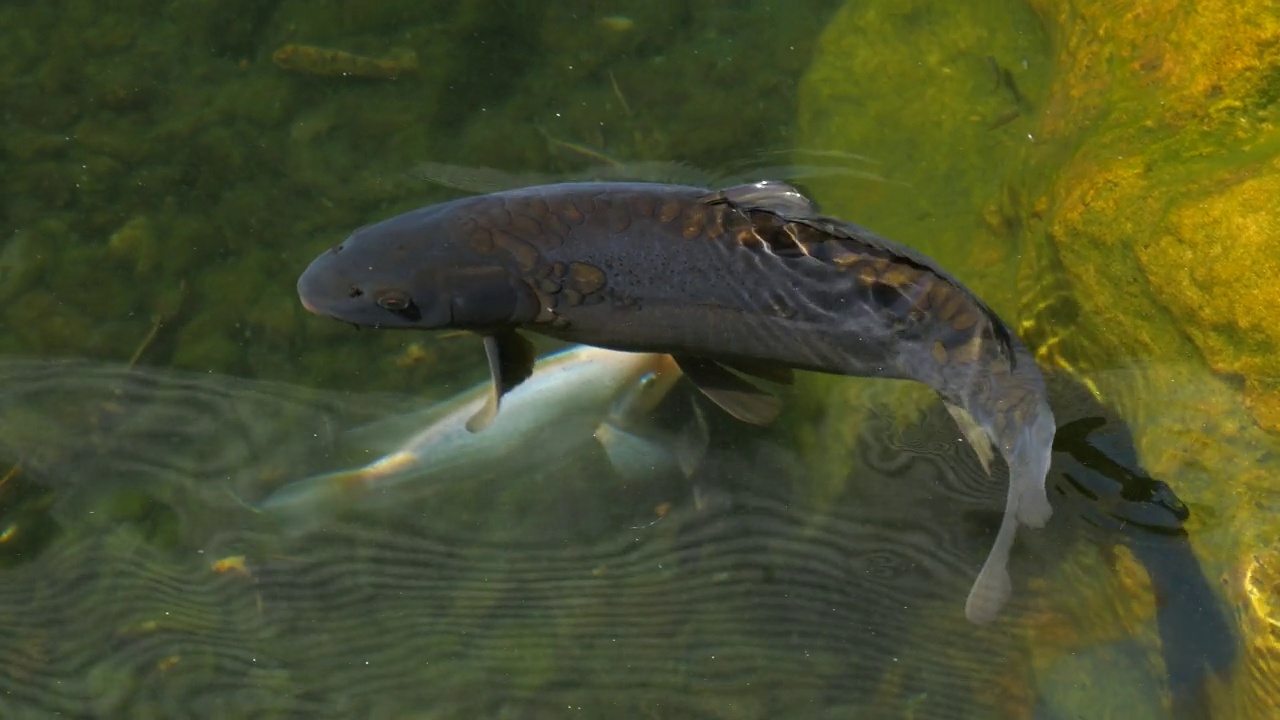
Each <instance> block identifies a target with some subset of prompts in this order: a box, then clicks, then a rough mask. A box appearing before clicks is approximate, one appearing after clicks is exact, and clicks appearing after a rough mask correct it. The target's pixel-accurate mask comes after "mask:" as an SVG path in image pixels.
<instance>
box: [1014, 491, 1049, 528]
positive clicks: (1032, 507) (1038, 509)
mask: <svg viewBox="0 0 1280 720" xmlns="http://www.w3.org/2000/svg"><path fill="white" fill-rule="evenodd" d="M1051 517H1053V506H1052V505H1050V504H1049V499H1048V498H1047V497H1045V496H1043V495H1039V496H1036V497H1035V498H1034V499H1032V500H1030V501H1028V499H1027V498H1026V497H1025V496H1024V497H1023V498H1022V502H1020V503H1018V521H1019V522H1021V523H1022V524H1023V525H1026V526H1027V527H1032V528H1041V527H1044V526H1045V523H1047V522H1049V518H1051Z"/></svg>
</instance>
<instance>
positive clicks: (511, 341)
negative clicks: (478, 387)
mask: <svg viewBox="0 0 1280 720" xmlns="http://www.w3.org/2000/svg"><path fill="white" fill-rule="evenodd" d="M484 352H485V355H487V356H488V358H489V375H490V376H491V377H492V378H493V392H491V393H490V394H489V399H488V400H486V401H485V403H484V405H483V406H482V407H481V408H480V409H479V410H477V411H476V414H475V415H472V416H471V418H470V419H469V420H467V430H469V431H471V432H479V431H481V430H483V429H485V428H487V427H489V424H490V423H492V422H493V419H494V418H495V417H497V415H498V406H499V405H500V404H501V403H502V396H503V395H506V394H507V393H508V392H510V391H511V389H512V388H514V387H515V386H517V385H519V384H520V383H522V382H524V381H525V380H526V379H528V377H529V376H530V375H532V374H533V363H534V360H535V359H536V357H535V351H534V348H533V343H531V342H529V341H528V340H527V339H526V338H525V337H524V336H522V335H520V334H519V333H517V332H515V331H514V330H503V331H500V332H497V333H494V334H492V335H485V336H484Z"/></svg>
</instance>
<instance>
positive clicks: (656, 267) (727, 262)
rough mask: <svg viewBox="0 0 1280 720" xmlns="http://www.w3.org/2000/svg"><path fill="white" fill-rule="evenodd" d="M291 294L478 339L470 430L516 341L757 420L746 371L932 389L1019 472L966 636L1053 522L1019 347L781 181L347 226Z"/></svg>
mask: <svg viewBox="0 0 1280 720" xmlns="http://www.w3.org/2000/svg"><path fill="white" fill-rule="evenodd" d="M298 294H299V296H300V298H301V300H302V304H303V305H304V306H305V307H306V308H307V309H308V310H310V311H311V312H314V313H317V314H321V315H328V316H330V317H334V318H337V319H339V320H343V321H346V322H350V323H355V324H357V325H366V326H373V327H382V328H417V329H445V328H451V329H464V330H471V331H474V332H476V333H478V334H480V335H482V336H483V337H484V344H485V349H486V353H487V355H488V358H489V368H490V371H491V373H492V375H493V380H494V388H495V391H494V393H493V395H492V396H491V398H490V402H489V403H488V404H487V405H486V406H485V408H483V409H482V410H481V411H480V412H478V413H477V414H476V415H475V416H474V417H473V418H472V420H471V422H470V423H469V424H468V428H469V429H471V430H479V429H480V428H483V427H484V426H485V425H487V424H488V423H489V422H490V421H491V420H492V418H493V416H494V414H495V413H496V412H497V411H498V405H499V402H500V401H501V398H502V396H503V394H505V393H506V392H508V391H509V390H510V389H511V388H513V387H515V386H516V385H517V384H519V383H520V382H522V381H523V380H524V379H525V378H527V377H528V376H529V373H530V372H531V369H532V367H533V360H534V353H533V349H532V345H531V344H530V343H529V342H528V340H527V339H525V338H523V337H521V336H520V335H518V334H517V332H516V331H517V330H518V329H527V330H530V331H533V332H538V333H542V334H544V335H548V336H551V337H555V338H559V339H562V340H567V341H570V342H576V343H583V344H587V345H595V346H598V347H604V348H610V349H614V350H624V351H633V352H654V353H664V354H670V355H672V356H673V357H674V358H675V360H676V362H677V363H678V364H679V366H680V369H681V370H683V371H684V373H685V375H686V376H687V377H688V378H689V379H690V380H691V381H692V382H693V383H694V384H695V385H697V386H698V388H699V389H700V390H702V392H703V393H704V394H705V395H706V396H707V397H708V398H710V399H711V400H712V401H714V402H715V403H717V404H718V405H720V406H721V407H722V408H724V409H725V410H726V411H728V412H729V413H730V414H732V415H733V416H735V417H737V418H739V419H741V420H744V421H746V422H750V423H755V424H767V423H769V422H771V421H772V420H773V419H774V418H775V417H776V416H777V414H778V412H779V410H780V403H779V401H778V399H777V398H776V397H774V396H773V395H771V394H769V393H768V392H765V391H764V390H762V389H760V388H759V387H757V386H756V385H755V384H753V383H752V382H750V381H749V380H747V379H745V378H744V377H743V376H742V375H744V374H745V375H751V376H755V377H760V378H763V379H766V380H772V381H776V382H782V383H786V382H789V381H790V379H791V370H792V369H797V370H810V371H817V372H824V373H834V374H840V375H855V376H863V377H883V378H898V379H907V380H915V381H918V382H921V383H924V384H926V385H928V386H929V387H931V388H933V389H934V390H936V391H937V392H938V393H939V394H940V395H941V396H942V398H943V400H944V401H945V402H946V403H947V407H948V409H949V410H950V411H951V414H952V416H953V417H954V418H955V419H956V421H957V423H958V424H959V425H960V427H961V430H962V431H963V432H964V433H965V435H966V436H967V437H968V438H969V440H970V442H971V443H972V444H973V446H974V449H975V450H976V451H978V453H979V456H980V457H982V458H983V461H984V464H986V461H987V459H988V458H989V457H990V454H991V447H992V445H993V444H994V446H995V447H997V448H999V451H1000V453H1001V454H1002V456H1003V457H1004V459H1005V461H1006V463H1007V464H1008V466H1009V473H1010V475H1009V476H1010V483H1009V493H1008V497H1007V500H1006V504H1005V517H1004V521H1003V522H1002V524H1001V526H1000V531H999V534H998V536H997V538H996V542H995V545H994V547H993V548H992V551H991V554H990V556H989V557H988V559H987V562H986V564H985V565H984V566H983V568H982V571H981V572H980V573H979V576H978V579H977V581H976V583H975V584H974V588H973V590H972V592H971V593H970V595H969V599H968V602H967V604H966V607H965V611H966V615H967V616H968V617H969V619H970V620H973V621H975V622H985V621H989V620H991V619H993V618H994V617H995V616H996V614H997V613H998V612H999V609H1000V607H1001V606H1002V605H1003V604H1004V602H1005V601H1006V600H1007V598H1008V596H1009V593H1010V582H1009V575H1008V572H1007V570H1006V564H1007V560H1008V555H1009V550H1010V548H1011V547H1012V544H1013V538H1014V532H1015V529H1016V524H1017V522H1019V521H1020V522H1022V523H1023V524H1024V525H1028V526H1031V527H1040V526H1042V525H1043V524H1044V523H1045V522H1046V521H1047V520H1048V518H1049V516H1050V514H1051V512H1052V509H1051V508H1050V506H1049V502H1048V499H1047V497H1046V495H1045V487H1044V481H1045V475H1046V473H1047V470H1048V465H1049V455H1050V447H1051V445H1052V441H1053V433H1054V420H1053V414H1052V412H1051V411H1050V409H1049V405H1048V403H1047V402H1046V400H1045V388H1044V380H1043V378H1042V377H1041V375H1040V371H1039V370H1038V369H1037V367H1036V364H1035V362H1034V360H1033V359H1032V357H1031V355H1030V354H1029V353H1028V352H1027V350H1026V348H1025V347H1024V346H1023V345H1022V343H1021V342H1019V341H1018V339H1017V338H1016V337H1014V335H1013V334H1012V333H1011V332H1010V331H1009V329H1008V328H1007V326H1006V325H1005V324H1004V323H1003V322H1002V321H1001V320H1000V319H999V318H998V317H997V316H996V314H995V313H994V312H993V311H992V310H991V308H989V307H988V306H987V305H986V304H985V303H983V302H982V300H980V299H979V298H978V297H977V296H976V295H974V294H973V293H972V292H971V291H970V290H969V289H967V288H966V287H965V286H964V285H963V284H961V282H960V281H959V280H957V279H956V278H955V277H953V276H952V275H951V274H950V273H948V272H946V271H945V270H943V269H942V268H941V267H939V266H938V265H937V263H935V262H934V261H932V260H930V259H929V258H927V257H925V256H924V255H922V254H920V253H918V252H916V251H914V250H912V249H910V248H908V247H905V246H903V245H899V244H897V243H894V242H892V241H890V240H886V239H884V238H882V237H879V236H877V235H875V234H873V233H871V232H869V231H867V230H866V229H864V228H861V227H859V226H857V225H853V224H851V223H846V222H843V221H841V220H838V219H835V218H831V217H827V216H824V215H822V214H821V213H820V212H819V210H818V208H817V206H816V205H815V204H814V203H813V202H812V201H810V200H809V199H808V198H806V197H805V196H804V195H802V194H801V193H800V192H799V191H797V190H796V189H795V188H793V187H791V186H789V185H786V184H784V183H778V182H760V183H753V184H749V185H740V186H737V187H732V188H727V189H724V190H717V191H713V190H707V189H704V188H697V187H689V186H683V185H664V184H656V183H562V184H555V185H542V186H536V187H528V188H522V189H518V190H508V191H503V192H496V193H490V194H486V195H477V196H473V197H468V198H463V199H459V200H454V201H451V202H446V203H441V204H438V205H432V206H429V207H425V208H421V209H419V210H414V211H412V212H409V213H405V214H403V215H400V216H397V217H394V218H391V219H389V220H385V221H382V222H380V223H376V224H374V225H369V226H366V227H364V228H361V229H359V230H357V231H355V233H353V234H352V235H351V237H350V238H348V239H347V240H345V241H343V242H342V243H340V244H338V245H337V246H335V247H333V248H332V249H330V250H329V251H327V252H325V253H324V254H323V255H321V256H320V257H319V258H317V259H316V260H315V261H314V262H312V264H311V266H310V267H308V268H307V270H306V271H305V272H304V273H303V274H302V277H301V278H299V280H298ZM735 371H736V372H735Z"/></svg>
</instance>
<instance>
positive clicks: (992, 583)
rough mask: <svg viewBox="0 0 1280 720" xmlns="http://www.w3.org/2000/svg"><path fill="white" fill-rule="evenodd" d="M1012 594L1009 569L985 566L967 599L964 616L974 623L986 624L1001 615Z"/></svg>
mask: <svg viewBox="0 0 1280 720" xmlns="http://www.w3.org/2000/svg"><path fill="white" fill-rule="evenodd" d="M1012 594H1013V584H1012V582H1011V581H1010V580H1009V573H1008V571H1007V570H1005V569H1004V568H1003V567H1001V568H999V569H993V568H984V569H983V571H982V572H981V573H979V574H978V579H977V580H976V581H975V582H974V584H973V589H971V590H970V591H969V598H968V599H967V600H965V603H964V616H965V618H966V619H967V620H968V621H969V622H971V623H973V624H974V625H986V624H988V623H990V622H992V621H994V620H995V619H996V618H997V617H999V616H1000V611H1001V610H1002V609H1004V606H1005V604H1006V603H1008V602H1009V597H1010V596H1011V595H1012Z"/></svg>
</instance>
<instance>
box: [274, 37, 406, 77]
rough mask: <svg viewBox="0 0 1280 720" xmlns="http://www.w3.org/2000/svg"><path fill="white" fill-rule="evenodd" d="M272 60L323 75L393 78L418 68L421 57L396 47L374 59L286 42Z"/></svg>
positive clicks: (306, 73)
mask: <svg viewBox="0 0 1280 720" xmlns="http://www.w3.org/2000/svg"><path fill="white" fill-rule="evenodd" d="M271 60H272V62H274V63H275V64H276V66H277V67H279V68H281V69H284V70H288V71H290V72H296V73H302V74H304V75H319V76H322V77H355V78H370V79H394V78H398V77H401V76H403V75H408V74H411V73H414V72H416V71H417V70H418V56H417V54H415V53H414V52H413V51H412V50H393V51H392V52H391V53H389V54H388V55H387V56H386V57H381V58H375V57H369V56H367V55H356V54H355V53H349V52H346V51H344V50H334V49H331V48H322V47H316V46H315V45H285V46H284V47H282V48H280V49H279V50H276V51H275V52H274V53H272V55H271Z"/></svg>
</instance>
